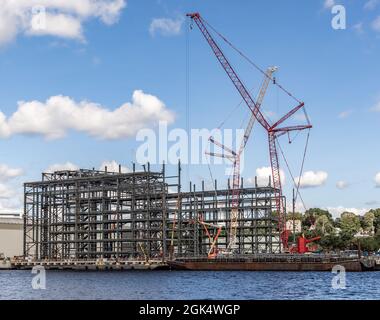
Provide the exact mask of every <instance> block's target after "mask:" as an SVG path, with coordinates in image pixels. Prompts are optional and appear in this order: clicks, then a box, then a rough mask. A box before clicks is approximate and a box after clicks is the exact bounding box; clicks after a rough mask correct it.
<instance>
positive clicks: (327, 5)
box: [323, 0, 335, 9]
mask: <svg viewBox="0 0 380 320" xmlns="http://www.w3.org/2000/svg"><path fill="white" fill-rule="evenodd" d="M333 6H335V0H325V2H324V4H323V7H324V8H325V9H330V8H331V7H333Z"/></svg>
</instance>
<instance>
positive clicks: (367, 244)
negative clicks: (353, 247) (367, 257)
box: [358, 237, 380, 252]
mask: <svg viewBox="0 0 380 320" xmlns="http://www.w3.org/2000/svg"><path fill="white" fill-rule="evenodd" d="M358 242H359V243H360V248H361V250H362V251H369V252H373V251H377V250H379V248H380V243H379V242H378V241H377V240H376V238H375V237H366V238H362V239H359V240H358Z"/></svg>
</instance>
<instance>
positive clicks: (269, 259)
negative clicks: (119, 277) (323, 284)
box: [168, 254, 374, 272]
mask: <svg viewBox="0 0 380 320" xmlns="http://www.w3.org/2000/svg"><path fill="white" fill-rule="evenodd" d="M168 264H169V267H170V268H171V269H172V270H204V271H232V270H234V271H329V272H331V270H332V269H333V267H335V266H338V265H339V266H342V267H344V268H345V270H346V271H350V272H360V271H372V270H374V265H373V263H372V262H371V261H368V260H363V259H360V258H358V257H342V256H312V255H310V256H309V255H294V254H292V255H287V254H271V255H262V256H260V255H254V256H240V257H217V258H215V259H208V258H207V257H199V258H177V259H174V260H172V261H169V262H168Z"/></svg>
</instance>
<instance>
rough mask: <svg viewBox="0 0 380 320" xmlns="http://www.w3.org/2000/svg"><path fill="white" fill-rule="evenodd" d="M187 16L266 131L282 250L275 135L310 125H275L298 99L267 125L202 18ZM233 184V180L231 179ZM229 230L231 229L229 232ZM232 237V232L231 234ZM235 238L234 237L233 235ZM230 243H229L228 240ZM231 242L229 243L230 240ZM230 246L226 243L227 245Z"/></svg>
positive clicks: (283, 223) (285, 242) (282, 217)
mask: <svg viewBox="0 0 380 320" xmlns="http://www.w3.org/2000/svg"><path fill="white" fill-rule="evenodd" d="M187 16H188V17H190V18H191V19H192V20H193V21H194V22H195V23H196V25H197V26H198V28H199V30H200V31H201V32H202V34H203V36H204V37H205V39H206V41H207V42H208V44H209V45H210V47H211V49H212V51H213V52H214V54H215V56H216V58H217V59H218V61H219V62H220V64H221V65H222V67H223V69H224V70H225V72H226V73H227V75H228V76H229V78H230V79H231V81H232V83H233V84H234V86H235V87H236V89H237V90H238V92H239V93H240V95H241V97H242V98H243V100H244V101H245V103H246V105H247V106H248V108H249V109H250V110H251V112H252V115H253V116H254V118H255V119H256V120H257V121H258V122H259V123H260V124H261V126H262V127H263V128H264V129H265V130H266V131H267V133H268V142H269V156H270V162H271V168H272V180H273V187H274V190H275V199H276V200H275V202H276V210H277V214H278V228H279V232H280V239H281V243H282V246H283V248H284V249H285V250H287V249H288V234H287V232H286V217H285V208H284V203H283V199H282V185H281V177H280V165H279V160H278V153H277V146H276V143H277V142H276V139H277V137H279V136H281V135H283V134H285V133H289V132H290V131H299V130H304V129H309V128H311V127H312V126H311V125H310V124H307V125H299V126H289V127H283V128H279V127H278V126H279V125H280V124H281V123H283V122H284V121H285V120H287V119H288V118H289V117H291V116H292V115H293V114H294V113H295V112H297V111H298V110H300V109H301V108H303V107H304V103H303V102H300V103H299V105H298V106H297V107H295V108H294V109H292V110H291V111H290V112H288V113H287V114H286V115H285V116H283V117H282V118H281V119H280V120H278V121H277V122H276V123H275V124H274V125H270V124H269V122H268V121H267V120H266V118H265V117H264V115H263V114H262V113H261V111H260V105H259V104H257V103H256V102H255V101H254V100H253V98H252V97H251V95H250V93H249V91H248V90H247V88H246V87H245V86H244V84H243V82H242V81H241V80H240V78H239V76H238V75H237V73H236V72H235V70H234V69H233V68H232V66H231V64H230V62H229V61H228V59H227V58H226V56H225V55H224V54H223V52H222V50H221V49H220V47H219V46H218V45H217V43H216V42H215V40H214V39H213V37H212V35H211V34H210V32H209V31H208V29H207V27H206V24H205V21H204V20H203V18H202V17H201V15H200V14H199V13H198V12H196V13H188V14H187ZM234 183H235V181H234ZM237 184H239V181H237ZM231 216H232V217H231V218H232V219H231V228H232V227H233V225H234V221H233V219H234V214H232V215H231ZM232 232H233V231H232ZM232 236H233V234H232ZM231 240H232V241H234V239H233V238H231ZM235 241H236V238H235ZM230 244H231V242H230ZM232 244H233V243H232ZM229 247H230V245H229Z"/></svg>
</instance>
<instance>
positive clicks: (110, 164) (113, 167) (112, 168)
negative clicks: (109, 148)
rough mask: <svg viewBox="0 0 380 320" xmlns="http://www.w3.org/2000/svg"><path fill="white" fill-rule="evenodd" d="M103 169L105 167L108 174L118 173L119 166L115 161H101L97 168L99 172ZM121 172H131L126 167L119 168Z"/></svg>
mask: <svg viewBox="0 0 380 320" xmlns="http://www.w3.org/2000/svg"><path fill="white" fill-rule="evenodd" d="M105 167H107V171H108V172H119V164H118V163H117V162H116V161H115V160H112V161H103V162H102V164H101V165H100V167H99V170H104V168H105ZM121 172H122V173H128V172H131V170H130V169H129V168H128V167H125V166H121Z"/></svg>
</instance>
